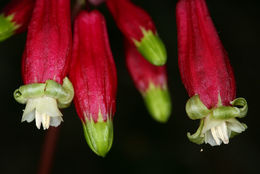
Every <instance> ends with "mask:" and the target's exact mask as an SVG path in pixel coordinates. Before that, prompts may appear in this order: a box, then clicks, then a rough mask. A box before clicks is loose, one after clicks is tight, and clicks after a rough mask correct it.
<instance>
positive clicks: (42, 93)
mask: <svg viewBox="0 0 260 174" xmlns="http://www.w3.org/2000/svg"><path fill="white" fill-rule="evenodd" d="M71 42H72V41H71V22H70V0H55V1H53V0H37V1H36V3H35V8H34V10H33V15H32V19H31V22H30V24H29V27H28V35H27V41H26V47H25V51H24V54H23V59H22V77H23V82H24V84H25V85H23V86H21V87H20V88H18V89H17V90H16V91H15V92H14V98H15V99H16V101H17V102H19V103H22V104H26V107H25V110H24V112H23V116H22V121H27V122H31V121H33V120H34V118H35V121H36V126H37V128H38V129H40V127H41V124H42V126H43V129H48V128H49V126H54V127H57V126H58V125H59V124H60V123H61V121H62V114H61V112H60V111H59V109H58V107H59V108H66V107H68V106H69V105H70V103H71V101H72V99H73V96H74V90H73V86H72V84H71V82H70V81H69V79H68V78H67V77H66V75H67V72H68V64H69V59H70V56H71Z"/></svg>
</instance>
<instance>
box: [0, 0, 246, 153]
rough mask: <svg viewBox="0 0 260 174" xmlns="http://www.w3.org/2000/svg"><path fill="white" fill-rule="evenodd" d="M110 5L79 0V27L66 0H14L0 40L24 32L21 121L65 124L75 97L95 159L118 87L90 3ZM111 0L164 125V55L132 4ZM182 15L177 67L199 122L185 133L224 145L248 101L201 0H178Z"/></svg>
mask: <svg viewBox="0 0 260 174" xmlns="http://www.w3.org/2000/svg"><path fill="white" fill-rule="evenodd" d="M104 1H105V0H89V1H88V0H77V2H76V4H75V5H74V6H75V8H72V9H74V11H73V17H72V21H73V23H72V22H71V12H70V9H71V2H70V0H55V1H54V0H12V1H11V2H10V3H9V4H8V5H7V6H6V8H4V9H3V10H2V12H1V14H0V41H3V40H5V39H7V38H8V37H10V36H12V35H13V34H15V33H20V32H23V31H26V30H27V31H28V33H27V41H26V46H25V50H24V54H23V56H22V78H23V83H24V85H22V86H20V87H19V88H18V89H16V90H15V92H14V98H15V100H16V101H17V102H19V103H21V104H26V107H25V110H24V112H23V116H22V122H23V121H27V122H32V121H33V120H34V119H35V122H36V126H37V128H38V129H40V128H41V126H42V127H43V129H48V128H49V126H54V127H57V126H59V125H60V124H61V122H62V121H63V117H62V116H63V115H62V113H61V111H60V110H59V109H62V108H66V107H68V106H69V105H70V104H71V102H72V100H74V105H75V108H76V111H77V114H78V116H79V118H80V120H81V122H82V125H83V130H84V133H85V138H86V141H87V143H88V145H89V146H90V148H91V149H92V150H93V151H94V152H95V153H96V154H97V155H99V156H105V155H106V154H107V152H108V151H109V150H110V148H111V146H112V142H113V117H114V115H115V112H116V93H117V73H116V66H115V62H114V59H113V55H112V52H111V49H110V45H109V38H108V33H107V29H106V21H105V17H104V16H103V15H102V14H101V13H100V12H99V11H98V10H97V9H95V10H90V6H91V4H92V5H94V6H95V7H98V5H99V4H101V3H103V2H104ZM105 3H106V7H107V9H108V10H109V12H110V13H111V15H112V16H113V18H114V20H115V23H116V25H117V26H118V28H119V30H120V31H121V32H122V34H123V36H124V47H125V58H126V65H127V68H128V70H129V74H130V76H131V77H132V79H133V82H134V84H135V86H136V88H137V90H138V91H139V92H140V93H141V95H142V97H143V99H144V103H145V105H146V107H147V110H148V112H149V113H150V115H151V116H152V118H153V119H154V120H156V121H158V122H161V123H165V122H167V121H168V119H169V117H170V115H171V99H170V93H169V88H168V85H167V72H166V65H165V64H166V61H167V54H166V49H165V46H164V44H163V42H162V40H161V38H160V37H159V35H158V32H157V30H156V26H155V24H154V22H153V20H152V18H151V17H150V16H149V14H148V13H147V12H146V11H145V10H143V9H142V8H140V7H138V6H136V5H135V4H133V3H132V2H131V1H130V0H106V2H105ZM87 6H88V7H87ZM84 7H85V8H86V7H87V9H88V10H84ZM75 14H76V15H75ZM176 18H177V20H176V22H177V31H178V60H179V61H178V62H179V69H180V74H181V79H182V81H183V84H184V86H185V88H186V89H187V92H188V94H189V96H190V99H189V100H188V101H187V103H186V112H187V115H188V116H189V118H190V119H192V120H195V119H199V120H200V126H199V129H198V130H197V132H196V133H195V134H193V135H191V134H190V133H188V138H189V139H190V141H192V142H194V143H197V144H202V143H209V144H210V145H212V146H215V145H220V144H221V143H222V142H223V143H224V144H227V143H228V142H229V138H230V137H232V136H233V135H234V134H238V133H241V132H243V131H244V130H245V129H246V128H247V126H246V125H245V124H243V123H240V122H239V121H238V120H237V118H242V117H244V116H245V115H246V113H247V109H248V108H247V102H246V100H245V99H243V98H235V96H236V87H235V79H234V73H233V70H232V68H231V65H230V62H229V60H228V56H227V53H226V51H225V49H224V47H223V46H222V44H221V41H220V39H219V37H218V34H217V31H216V29H215V27H214V24H213V22H212V20H211V18H210V15H209V12H208V9H207V5H206V3H205V0H179V1H178V3H177V6H176ZM71 25H73V33H72V28H71Z"/></svg>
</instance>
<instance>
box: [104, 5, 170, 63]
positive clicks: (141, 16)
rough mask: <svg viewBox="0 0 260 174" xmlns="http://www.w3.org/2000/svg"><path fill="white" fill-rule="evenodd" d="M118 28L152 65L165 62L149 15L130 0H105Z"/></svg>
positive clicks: (163, 49) (161, 45) (163, 51)
mask: <svg viewBox="0 0 260 174" xmlns="http://www.w3.org/2000/svg"><path fill="white" fill-rule="evenodd" d="M107 7H108V9H109V10H110V12H111V13H112V15H113V17H114V19H115V22H116V24H117V26H118V28H119V29H120V30H121V31H122V32H123V34H124V36H125V37H126V38H127V39H128V40H129V41H130V42H133V43H134V44H135V46H136V47H137V49H138V51H139V52H140V53H141V54H142V55H143V56H144V58H146V59H147V60H148V61H149V62H151V63H152V64H154V65H157V66H159V65H163V64H165V63H166V57H167V55H166V50H165V47H164V44H163V42H162V41H161V39H160V38H159V36H158V34H157V32H156V28H155V25H154V23H153V21H152V19H151V17H150V16H149V15H148V14H147V13H146V12H145V11H144V10H143V9H141V8H139V7H138V6H135V5H134V4H133V3H131V2H130V0H107Z"/></svg>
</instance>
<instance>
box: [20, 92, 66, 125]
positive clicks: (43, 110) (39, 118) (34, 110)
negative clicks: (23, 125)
mask: <svg viewBox="0 0 260 174" xmlns="http://www.w3.org/2000/svg"><path fill="white" fill-rule="evenodd" d="M34 118H35V122H36V127H37V128H38V129H40V128H41V125H42V127H43V129H44V130H45V129H48V128H49V127H50V126H55V127H57V126H58V125H59V124H60V123H61V121H63V120H62V114H61V112H60V111H59V109H58V106H57V101H56V99H54V98H51V97H46V96H43V97H39V98H32V99H29V100H28V102H27V104H26V107H25V110H24V113H23V118H22V122H23V121H27V122H31V121H33V120H34Z"/></svg>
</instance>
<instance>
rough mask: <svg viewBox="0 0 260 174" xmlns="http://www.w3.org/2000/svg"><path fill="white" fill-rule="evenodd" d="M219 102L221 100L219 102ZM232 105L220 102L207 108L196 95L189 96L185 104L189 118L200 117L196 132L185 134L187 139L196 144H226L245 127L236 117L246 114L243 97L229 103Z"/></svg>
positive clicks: (245, 104) (246, 108)
mask: <svg viewBox="0 0 260 174" xmlns="http://www.w3.org/2000/svg"><path fill="white" fill-rule="evenodd" d="M220 103H221V102H220ZM230 104H231V105H232V106H222V105H221V104H220V105H219V106H218V107H216V108H212V109H208V108H207V107H206V106H205V105H204V104H203V103H202V102H201V100H200V98H199V96H198V95H194V96H193V97H191V98H190V99H189V100H188V102H187V104H186V112H187V114H188V116H189V118H190V119H192V120H196V119H200V120H201V121H200V126H199V128H198V130H197V131H196V133H194V134H193V135H191V134H190V133H188V134H187V136H188V138H189V140H190V141H191V142H194V143H196V144H202V143H206V144H210V145H211V146H217V145H221V144H222V143H224V144H228V143H229V138H232V137H233V136H234V135H236V134H238V133H241V132H243V131H245V130H246V129H247V126H246V125H245V124H244V123H240V122H239V121H238V120H237V119H236V117H237V118H243V117H245V116H246V113H247V110H248V107H247V102H246V100H245V99H243V98H237V99H235V100H233V101H232V102H231V103H230Z"/></svg>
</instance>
